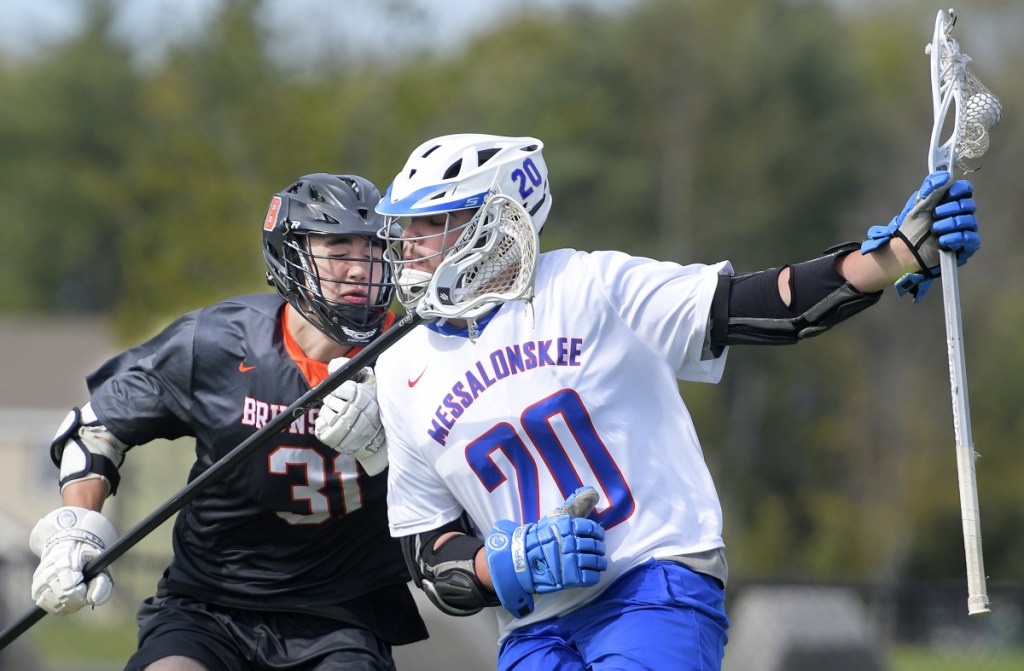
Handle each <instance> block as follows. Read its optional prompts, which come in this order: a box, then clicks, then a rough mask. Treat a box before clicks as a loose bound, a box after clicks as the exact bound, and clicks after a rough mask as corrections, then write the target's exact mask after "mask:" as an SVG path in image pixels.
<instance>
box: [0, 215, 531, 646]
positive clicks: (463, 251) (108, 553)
mask: <svg viewBox="0 0 1024 671" xmlns="http://www.w3.org/2000/svg"><path fill="white" fill-rule="evenodd" d="M478 220H479V221H482V222H487V223H488V225H490V226H493V227H496V228H497V230H498V231H499V233H500V234H499V235H498V236H496V238H495V239H492V240H490V241H489V243H488V244H486V245H484V244H470V242H471V240H469V239H466V240H465V242H464V244H463V245H462V246H461V247H458V248H457V249H456V250H454V251H452V252H451V253H450V254H449V255H448V256H447V257H446V258H445V259H444V261H442V262H441V264H440V266H439V268H438V271H437V272H436V273H435V274H434V277H432V278H431V281H430V284H429V285H428V287H427V291H426V292H425V297H424V299H423V300H420V301H419V302H418V303H417V304H416V305H415V306H407V313H406V315H405V316H404V317H403V318H402V319H401V320H399V321H398V322H397V323H395V324H394V325H393V326H392V327H391V328H390V329H388V330H387V331H385V332H384V333H383V334H381V335H380V337H378V338H377V339H376V340H375V341H373V342H372V343H370V344H369V345H367V346H366V347H365V348H364V349H363V350H362V351H360V352H359V353H358V354H356V355H355V356H354V357H352V358H351V359H350V360H349V361H348V362H347V363H345V364H344V365H343V366H341V367H340V368H338V369H337V370H336V371H334V372H333V373H331V374H330V375H328V376H327V377H326V378H325V379H324V380H323V381H322V382H321V383H320V384H319V385H317V386H316V387H314V388H313V389H311V390H309V391H308V392H306V393H305V394H303V395H302V396H301V397H300V398H299V399H298V400H297V401H295V402H294V403H292V404H291V405H290V406H288V407H287V408H286V409H285V410H283V411H282V412H281V413H280V414H278V415H276V416H275V417H274V418H273V419H271V420H270V421H269V422H267V424H266V425H264V426H263V427H262V428H261V429H260V430H259V431H257V432H256V433H254V434H252V435H251V436H249V438H247V439H246V440H245V441H243V442H242V443H240V444H239V445H238V446H237V447H235V448H234V449H232V450H231V451H230V452H228V453H227V454H225V455H224V456H223V457H221V458H220V459H219V460H218V461H217V462H215V463H214V464H213V465H212V466H210V467H209V468H208V469H206V470H205V471H203V473H202V474H200V475H199V476H198V477H197V478H196V479H195V480H193V481H192V482H190V483H189V484H188V485H186V486H185V487H184V488H183V489H182V490H181V491H179V492H178V493H177V494H175V495H174V496H172V497H171V498H170V499H168V500H167V501H166V502H165V503H163V504H162V505H160V506H159V507H158V508H157V509H156V510H154V511H153V512H152V513H150V514H149V516H148V517H146V518H145V519H143V520H142V521H141V522H139V523H138V524H136V525H135V526H134V527H133V528H132V529H130V530H129V531H128V532H127V533H126V534H125V535H124V536H122V537H121V538H119V539H118V540H117V541H116V542H114V543H113V544H112V545H111V546H110V547H109V548H107V549H106V550H105V551H103V552H101V553H100V554H99V555H97V556H96V557H95V558H94V559H92V560H91V561H90V562H89V563H88V564H86V565H85V567H84V568H83V569H82V574H83V576H84V578H83V580H84V581H85V582H88V581H90V580H92V579H93V578H94V577H96V576H97V575H98V574H99V573H101V572H102V571H103V570H104V569H105V568H107V567H108V566H110V564H112V563H113V562H114V560H116V559H117V558H119V557H120V556H121V555H123V554H124V553H125V552H127V551H128V550H129V549H131V548H132V547H133V546H135V545H136V544H137V543H138V542H139V541H141V540H142V539H143V538H145V537H146V536H147V535H149V533H150V532H152V531H153V530H154V529H156V528H157V527H158V526H160V525H161V524H163V523H164V522H165V521H166V520H167V519H168V518H169V517H170V516H171V515H173V514H174V513H176V512H178V511H179V510H181V509H182V508H183V507H185V505H186V504H188V503H189V502H190V501H192V500H193V499H195V498H196V497H197V496H199V494H200V493H202V492H203V491H205V490H206V489H207V488H209V487H210V486H211V485H213V484H214V483H215V482H217V481H218V480H220V479H221V478H222V477H224V475H226V474H227V473H228V471H230V470H231V469H232V468H233V467H234V466H235V465H237V464H238V463H239V462H240V461H241V460H242V459H245V458H246V457H247V456H248V455H249V454H251V453H252V452H254V451H255V450H256V449H258V448H259V447H261V446H263V445H265V444H266V443H267V442H268V441H269V440H270V439H271V438H272V437H273V436H274V435H276V434H277V433H279V432H281V431H283V430H285V429H287V428H288V425H289V424H291V423H292V422H293V421H295V419H297V418H298V417H301V416H302V415H303V414H305V413H306V411H307V410H309V409H311V408H313V407H314V406H316V405H318V404H319V403H320V402H321V401H323V399H324V397H325V396H327V395H328V394H330V393H331V392H332V391H334V390H335V389H337V388H338V387H339V386H341V384H342V383H343V382H345V381H346V380H350V379H352V378H353V377H354V376H355V375H356V374H357V373H358V372H359V371H360V370H362V369H363V368H364V367H365V366H368V365H370V364H372V363H373V362H374V361H375V360H376V359H377V357H378V356H379V355H380V354H381V353H382V352H383V351H384V350H386V349H388V348H389V347H391V346H392V345H393V344H394V343H395V342H397V341H398V340H399V339H400V338H402V336H404V335H405V334H406V333H408V332H409V331H411V330H412V329H413V328H415V327H416V326H418V325H419V324H421V323H423V322H424V321H427V320H432V319H466V320H467V321H472V320H475V318H476V317H479V316H482V315H483V314H485V313H487V312H490V311H491V310H493V309H494V308H495V307H497V306H498V305H501V304H503V303H505V302H508V301H515V300H529V299H530V298H531V297H532V296H533V279H534V276H535V273H536V268H537V245H538V240H537V233H536V231H535V230H534V227H533V223H532V221H531V219H530V215H529V214H527V213H526V211H525V210H523V208H522V207H521V206H519V205H518V204H517V203H515V202H513V201H510V200H508V199H507V198H504V197H503V196H492V197H491V198H490V199H489V201H488V202H487V203H486V204H485V205H484V206H483V207H482V208H480V213H479V217H478ZM471 237H472V239H473V240H475V239H476V238H477V237H478V236H471ZM462 240H463V239H462V238H460V241H462ZM45 615H46V611H45V610H43V609H42V608H39V607H38V606H36V607H33V608H32V609H31V610H29V611H28V612H26V613H25V614H24V615H23V616H22V617H21V618H20V619H18V620H17V621H16V622H15V623H14V624H12V625H10V626H8V627H7V628H6V629H4V630H3V632H0V650H3V649H4V648H6V647H7V646H8V645H9V644H10V643H11V642H12V641H13V640H14V639H16V638H17V637H18V636H20V635H21V634H23V633H24V632H25V631H27V630H28V629H29V627H31V626H32V625H33V624H35V623H36V622H38V621H39V620H41V619H42V618H43V617H44V616H45Z"/></svg>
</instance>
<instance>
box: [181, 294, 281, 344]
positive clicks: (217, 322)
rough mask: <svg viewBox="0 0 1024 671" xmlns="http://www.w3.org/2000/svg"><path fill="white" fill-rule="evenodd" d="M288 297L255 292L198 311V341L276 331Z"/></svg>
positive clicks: (248, 336)
mask: <svg viewBox="0 0 1024 671" xmlns="http://www.w3.org/2000/svg"><path fill="white" fill-rule="evenodd" d="M283 305H284V299H282V298H281V297H280V296H278V295H276V294H251V295H245V296H235V297H232V298H226V299H224V300H222V301H219V302H217V303H213V304H211V305H208V306H206V307H204V308H200V309H199V310H197V311H196V316H195V330H196V340H197V342H200V341H201V342H204V343H207V342H208V341H214V342H216V341H221V340H225V339H230V338H234V337H237V338H243V339H247V340H254V339H258V338H257V336H258V334H260V333H263V332H267V333H273V332H274V331H275V330H276V328H277V324H278V321H279V319H280V315H281V307H282V306H283Z"/></svg>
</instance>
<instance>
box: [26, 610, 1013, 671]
mask: <svg viewBox="0 0 1024 671" xmlns="http://www.w3.org/2000/svg"><path fill="white" fill-rule="evenodd" d="M83 615H84V617H82V616H83ZM27 635H28V636H30V637H31V638H32V639H33V641H34V642H35V644H36V646H37V651H38V654H39V655H40V656H41V657H42V658H43V660H44V661H45V663H46V665H47V666H48V667H49V668H50V669H70V668H74V665H76V664H84V665H86V666H91V667H95V668H103V667H104V666H107V665H109V668H112V669H113V668H121V665H123V664H124V662H125V660H127V659H128V657H129V656H130V655H131V653H132V652H133V651H134V650H135V621H134V619H127V618H126V619H120V618H119V619H116V620H115V619H99V618H96V617H94V616H93V615H92V614H91V613H80V614H78V615H76V616H75V617H73V618H57V617H48V618H45V619H44V620H42V621H41V622H40V623H39V624H37V625H36V626H35V627H34V628H33V629H32V630H31V631H30V632H29V634H27ZM726 654H727V655H728V648H727V649H726ZM887 662H888V668H887V670H886V671H963V670H966V669H969V670H970V671H1021V669H1024V648H1010V649H974V648H955V647H933V646H896V645H893V646H890V648H889V655H888V659H887Z"/></svg>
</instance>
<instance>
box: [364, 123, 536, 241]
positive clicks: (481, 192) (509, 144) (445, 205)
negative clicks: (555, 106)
mask: <svg viewBox="0 0 1024 671" xmlns="http://www.w3.org/2000/svg"><path fill="white" fill-rule="evenodd" d="M542 149H544V143H543V142H541V141H540V140H538V139H537V138H533V137H504V136H501V135H481V134H477V133H463V134H459V135H443V136H441V137H438V138H434V139H433V140H427V141H426V142H424V143H423V144H421V145H420V146H419V147H417V148H416V149H415V150H414V151H413V152H412V154H410V155H409V160H408V161H406V163H405V167H404V168H402V171H401V172H399V173H398V175H396V176H395V180H394V181H393V182H392V183H391V185H390V186H389V187H388V190H387V193H386V194H384V198H382V199H381V201H380V202H379V203H378V204H377V208H376V209H377V212H379V213H381V214H383V215H385V216H390V217H419V216H430V215H432V214H437V213H439V212H451V211H453V210H465V209H469V208H478V207H481V206H482V205H483V204H484V201H485V200H486V199H487V197H488V195H490V194H492V193H496V194H502V195H504V196H508V197H509V198H511V199H512V200H513V201H515V202H517V203H519V204H520V205H522V206H523V209H524V210H526V211H527V213H529V215H530V217H531V218H532V219H533V227H534V229H536V231H537V232H538V233H540V230H541V228H543V227H544V222H545V221H546V220H547V218H548V212H549V211H550V210H551V187H550V185H549V184H548V168H547V166H546V165H545V164H544V157H543V156H542V155H541V150H542Z"/></svg>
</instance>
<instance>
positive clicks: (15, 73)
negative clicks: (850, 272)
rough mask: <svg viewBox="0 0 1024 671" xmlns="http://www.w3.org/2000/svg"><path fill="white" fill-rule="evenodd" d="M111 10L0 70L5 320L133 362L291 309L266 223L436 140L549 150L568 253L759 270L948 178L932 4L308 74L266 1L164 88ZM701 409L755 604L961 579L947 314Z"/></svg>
mask: <svg viewBox="0 0 1024 671" xmlns="http://www.w3.org/2000/svg"><path fill="white" fill-rule="evenodd" d="M117 4H118V3H116V2H114V1H113V0H108V1H104V0H91V1H90V2H89V3H88V4H87V7H88V9H87V20H86V22H85V26H84V29H83V30H81V31H80V32H78V33H76V34H74V35H73V36H71V37H69V38H68V39H66V40H63V41H61V42H59V43H58V44H55V45H53V46H52V47H50V48H47V49H46V50H44V51H40V52H39V53H37V54H35V55H34V56H32V57H28V58H27V57H18V58H15V57H12V56H3V57H2V58H3V60H0V99H2V100H3V101H4V104H3V105H0V146H2V147H3V151H2V152H0V199H2V202H3V205H4V211H5V213H6V215H5V217H4V219H3V222H2V224H0V226H2V230H3V238H4V241H5V253H4V255H3V257H4V261H3V263H2V264H0V282H2V283H3V285H4V286H6V287H7V290H6V291H4V292H0V312H2V313H3V314H5V315H8V316H12V315H34V314H39V313H46V314H50V313H64V314H66V313H74V314H103V315H109V316H110V317H111V319H113V320H115V322H116V324H117V325H118V333H119V334H120V337H121V338H122V341H123V344H124V345H126V346H127V345H129V344H131V343H134V342H137V341H138V340H140V339H141V338H144V337H147V336H148V335H150V334H152V333H154V332H155V330H157V329H158V328H160V327H162V326H163V325H164V324H166V323H167V322H168V321H169V320H170V319H171V318H172V317H174V316H176V315H177V314H180V313H182V312H184V311H187V310H190V309H193V308H196V307H199V306H201V305H203V304H206V303H209V302H213V301H216V300H219V299H221V298H225V297H228V296H231V295H234V294H238V293H248V292H259V291H269V288H268V287H267V286H266V284H265V282H264V279H263V264H262V257H261V254H260V247H259V242H260V224H261V223H262V220H263V216H264V212H265V208H266V205H267V203H268V202H269V199H270V196H271V195H272V194H273V193H274V192H275V191H278V190H280V189H281V188H283V187H284V186H286V185H287V184H288V183H289V182H291V181H292V180H293V179H294V178H296V177H298V176H299V175H302V174H305V173H309V172H317V171H329V172H354V173H359V174H363V175H365V176H367V177H369V178H370V179H372V180H373V181H374V182H376V183H377V184H378V185H379V186H380V187H381V190H382V191H383V190H384V188H385V187H386V186H387V184H388V183H389V182H390V180H391V178H392V176H393V175H394V174H395V172H396V171H397V170H398V169H399V168H400V167H401V165H402V163H403V162H404V160H405V158H406V156H407V154H408V152H409V151H410V150H411V149H412V148H413V147H415V146H416V145H418V144H419V143H420V142H421V141H423V140H425V139H427V138H428V137H431V136H434V135H437V134H442V133H450V132H471V131H472V132H491V133H500V134H529V135H535V136H537V137H540V138H541V139H543V140H544V142H545V143H546V149H545V156H546V159H547V162H548V165H549V168H550V171H551V179H552V186H553V193H554V203H555V204H554V210H553V213H552V216H551V219H550V225H549V226H548V227H547V228H546V230H545V235H544V240H543V244H544V246H545V247H546V248H556V247H562V246H571V247H576V248H580V249H601V248H605V249H607V248H617V249H622V250H626V251H629V252H632V253H636V254H641V255H648V256H655V257H657V258H661V259H666V260H674V261H679V262H695V261H700V262H714V261H717V260H720V259H726V258H727V259H730V260H731V261H732V262H733V264H734V266H735V267H736V268H737V269H738V270H741V271H752V270H758V269H761V268H764V267H769V266H774V265H781V264H783V263H788V262H796V261H800V260H804V259H806V258H810V257H812V256H815V255H817V254H819V253H820V252H821V251H823V250H824V249H825V248H827V247H829V246H831V245H833V244H836V243H839V242H843V241H847V240H858V241H859V240H860V239H861V238H862V236H863V233H864V231H865V230H866V229H867V227H868V226H870V225H873V224H879V223H885V222H887V221H888V220H889V219H890V218H891V217H892V216H893V215H894V214H896V213H897V212H898V211H899V209H900V208H901V207H902V205H903V203H904V201H905V199H906V197H907V196H908V195H909V194H910V193H911V192H912V191H913V190H915V189H916V188H917V185H918V184H919V183H920V180H921V179H922V178H923V177H924V175H925V172H926V166H925V157H926V152H925V149H926V144H927V141H928V134H929V131H930V125H931V104H930V89H929V83H928V79H927V71H928V64H927V59H926V58H925V56H924V52H923V47H924V44H925V43H926V42H927V41H928V40H929V39H930V36H931V29H932V21H933V19H934V16H935V11H936V8H935V7H932V6H931V5H930V4H928V3H921V2H910V1H905V2H897V3H880V2H867V3H861V4H860V5H858V8H856V9H854V8H852V4H851V3H845V2H824V1H820V0H819V1H814V0H730V2H720V1H715V0H689V1H687V2H679V1H677V0H636V1H635V2H632V3H625V5H624V6H623V8H621V9H620V10H618V11H615V12H610V13H609V12H598V11H593V10H592V9H589V8H588V7H587V5H586V4H585V3H573V2H565V3H564V5H563V6H561V7H560V8H558V7H552V8H549V9H548V11H545V12H543V13H540V12H522V13H520V14H515V15H512V16H509V17H508V18H507V19H506V20H505V21H503V22H501V23H500V25H497V27H495V28H493V29H489V30H487V31H485V32H483V33H480V34H476V35H474V36H473V37H471V38H469V39H463V38H462V37H461V36H460V35H458V34H438V35H437V37H436V40H437V41H438V42H439V43H440V42H443V43H444V44H445V46H446V48H445V49H438V50H431V49H413V50H401V49H395V50H393V51H390V50H388V49H381V50H377V51H374V52H372V53H366V52H364V51H359V50H356V49H351V50H349V49H346V46H345V39H344V36H339V40H338V44H335V45H334V50H333V51H332V52H331V54H330V57H326V56H324V55H323V54H320V55H316V54H313V55H310V56H309V57H308V58H306V59H304V60H303V59H299V61H298V62H297V61H296V59H294V58H293V59H290V60H289V59H283V58H281V57H280V54H279V53H278V54H277V55H276V56H275V51H274V49H275V48H280V46H281V45H280V44H276V43H275V41H274V40H273V36H272V34H271V33H269V32H268V28H267V26H266V25H264V24H263V23H261V22H260V21H258V20H257V19H256V17H257V15H258V12H259V11H260V9H261V4H262V3H261V2H259V0H224V2H222V3H221V8H220V11H219V12H217V13H216V14H215V16H213V18H212V19H211V20H210V21H208V22H207V24H206V25H205V28H204V30H203V31H201V32H200V33H199V34H196V35H193V36H191V38H190V39H189V40H187V41H183V42H181V43H178V44H175V45H173V46H172V47H171V48H170V50H169V51H167V53H166V54H164V56H163V57H162V58H159V59H156V60H149V61H142V60H140V59H139V58H137V55H136V54H135V53H134V52H133V50H132V48H131V47H129V46H126V45H125V44H124V43H123V41H119V40H117V39H114V38H113V37H112V36H111V25H112V22H113V21H114V19H115V16H116V12H117ZM387 7H390V8H391V11H394V12H402V11H403V10H405V9H407V7H404V3H402V2H400V1H394V0H393V1H392V2H390V3H388V4H387ZM958 9H960V15H961V22H962V27H960V28H958V33H959V37H960V39H961V42H962V44H963V45H964V49H965V51H967V52H968V53H970V54H972V55H974V56H975V58H976V63H975V66H974V69H975V71H976V73H977V74H978V75H979V77H980V78H981V79H982V80H983V81H984V82H985V83H986V84H987V85H988V86H989V88H991V89H992V90H993V91H994V92H995V93H996V94H997V95H998V96H999V97H1000V98H1001V99H1002V102H1003V105H1004V109H1005V113H1004V119H1003V122H1002V124H1001V125H1000V126H999V127H998V128H996V129H995V131H994V133H993V142H992V148H991V150H990V151H989V153H988V154H987V155H986V156H985V158H984V159H983V166H982V170H981V171H980V172H978V173H976V174H974V175H972V180H973V181H974V183H975V186H976V190H977V197H978V201H979V204H980V208H981V209H980V221H981V222H982V226H983V236H982V239H983V241H984V245H983V249H982V250H981V252H979V255H978V256H977V257H976V260H975V261H974V262H973V263H972V264H970V265H968V266H966V267H965V268H964V270H963V272H962V273H961V292H962V301H963V318H964V324H965V332H966V347H967V361H968V373H969V381H970V385H971V386H970V392H971V408H972V414H973V419H974V422H973V428H974V437H975V441H976V444H977V446H978V451H979V452H980V453H981V455H982V458H981V459H980V460H979V462H978V479H979V482H980V485H981V507H982V520H983V530H984V539H985V551H986V556H985V559H986V568H987V572H988V574H989V576H991V580H992V581H994V582H1017V583H1019V582H1020V581H1021V580H1022V579H1024V564H1022V563H1021V562H1020V560H1019V558H1020V557H1021V556H1022V555H1024V540H1022V535H1021V533H1020V529H1021V528H1022V527H1024V503H1022V499H1021V495H1020V490H1021V483H1024V460H1022V459H1021V456H1020V455H1021V450H1020V443H1018V441H1019V440H1021V438H1022V437H1024V420H1022V419H1021V417H1022V414H1021V412H1020V410H1019V407H1018V403H1019V399H1021V398H1022V397H1024V393H1022V392H1024V389H1022V381H1024V342H1022V340H1021V336H1020V334H1021V333H1022V332H1024V304H1022V303H1021V302H1020V300H1019V299H1018V298H1017V297H1016V289H1014V287H1018V288H1020V287H1021V286H1022V284H1024V268H1022V265H1021V264H1020V263H1019V262H1018V259H1019V257H1020V250H1019V249H1018V248H1017V247H1016V244H1017V242H1019V241H1020V239H1021V236H1020V234H1019V232H1018V230H1017V229H1016V224H1017V223H1019V222H1020V221H1021V220H1022V209H1024V201H1022V199H1021V196H1020V188H1019V181H1020V177H1019V175H1018V174H1017V170H1019V163H1018V162H1017V161H1016V155H1015V152H1016V150H1018V149H1020V148H1021V147H1022V146H1024V124H1022V123H1021V116H1020V113H1019V110H1022V109H1024V89H1022V88H1021V87H1020V86H1019V85H1017V80H1018V79H1019V72H1020V71H1021V68H1022V67H1024V41H1022V40H1021V39H1020V38H1021V35H1022V34H1024V13H1022V8H1021V6H1020V5H1019V4H1018V3H1015V2H998V1H995V2H982V1H978V2H973V3H972V5H971V7H969V8H958ZM296 20H297V21H298V20H299V18H296ZM305 20H315V17H305ZM356 29H358V27H353V30H356ZM41 363H45V362H41ZM682 392H683V394H684V396H685V398H686V399H687V402H688V404H689V406H690V408H691V410H692V412H693V414H694V417H695V420H696V423H697V425H698V430H699V432H700V433H701V435H702V436H703V441H704V449H705V454H706V457H707V460H708V462H709V464H710V466H711V468H712V471H713V473H714V475H715V477H716V480H717V483H718V486H719V489H720V493H721V496H722V499H723V507H724V509H725V514H726V531H725V534H726V542H727V544H728V546H729V548H730V562H731V566H732V570H733V573H734V575H737V576H741V577H746V578H776V579H785V578H790V577H794V578H795V577H803V578H815V579H845V580H859V579H865V580H866V579H879V578H881V579H885V580H896V581H898V580H901V579H910V578H913V579H935V580H958V579H962V575H963V551H962V540H961V536H960V534H961V528H960V521H959V505H958V492H957V484H956V469H955V459H954V451H953V442H954V441H953V428H952V419H951V411H950V397H949V385H948V371H947V364H946V353H945V334H944V327H943V318H942V296H941V289H940V288H939V287H938V285H936V287H935V288H934V289H933V290H932V293H931V295H929V296H928V298H927V300H925V301H924V302H923V303H921V304H919V305H913V304H912V303H911V302H910V301H909V299H899V298H897V296H896V295H895V292H889V295H887V296H886V297H885V298H884V299H883V301H882V302H881V303H880V304H879V305H878V306H876V307H875V308H873V309H872V310H870V311H868V312H867V313H865V314H864V315H862V316H861V317H859V318H857V319H856V320H854V321H852V322H849V323H846V324H843V325H842V326H840V327H839V328H837V329H836V330H835V331H833V332H832V333H829V334H828V335H826V336H825V337H823V338H820V339H816V340H811V341H808V342H805V343H803V344H801V345H799V346H797V347H790V348H746V349H742V348H737V349H734V350H733V351H732V352H731V353H730V366H729V367H728V369H727V372H726V376H725V378H724V380H723V381H722V383H721V384H719V385H715V386H710V385H683V386H682ZM635 439H636V441H637V442H638V443H642V442H643V441H644V432H643V427H642V426H638V427H637V429H636V436H635ZM654 447H655V448H656V449H658V450H661V451H663V453H664V458H665V459H671V458H672V449H673V448H672V446H671V445H663V446H654Z"/></svg>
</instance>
